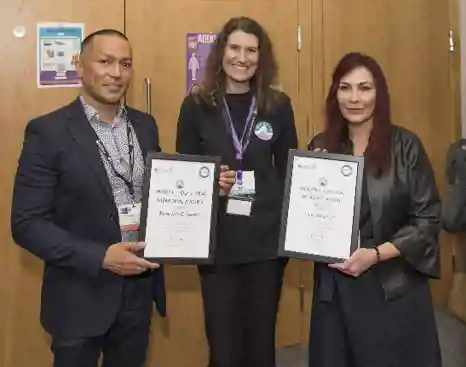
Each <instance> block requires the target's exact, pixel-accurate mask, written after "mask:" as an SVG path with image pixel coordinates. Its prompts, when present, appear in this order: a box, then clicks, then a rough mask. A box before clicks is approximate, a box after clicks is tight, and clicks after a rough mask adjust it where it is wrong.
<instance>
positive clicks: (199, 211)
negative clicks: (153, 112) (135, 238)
mask: <svg viewBox="0 0 466 367" xmlns="http://www.w3.org/2000/svg"><path fill="white" fill-rule="evenodd" d="M219 175H220V159H219V158H214V157H204V156H190V155H182V154H173V155H168V154H163V153H148V155H147V158H146V173H145V176H144V188H143V197H142V211H141V224H140V231H139V240H140V241H144V242H145V243H146V247H145V248H144V251H143V254H142V256H143V257H144V258H146V259H148V260H151V261H155V262H159V263H164V262H165V263H174V264H197V263H210V262H211V261H212V260H213V252H214V247H215V237H216V236H215V231H216V223H217V220H216V219H217V205H218V196H219V185H218V180H219Z"/></svg>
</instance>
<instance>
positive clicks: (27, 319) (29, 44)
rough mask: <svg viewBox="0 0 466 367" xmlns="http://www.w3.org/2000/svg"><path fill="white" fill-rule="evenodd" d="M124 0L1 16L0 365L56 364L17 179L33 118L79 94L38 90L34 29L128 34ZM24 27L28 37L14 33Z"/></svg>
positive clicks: (21, 6) (12, 8) (29, 8)
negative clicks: (20, 217) (15, 222)
mask: <svg viewBox="0 0 466 367" xmlns="http://www.w3.org/2000/svg"><path fill="white" fill-rule="evenodd" d="M123 4H124V0H99V1H94V0H81V1H79V2H77V1H74V0H62V1H59V2H58V1H56V0H41V1H32V0H29V1H25V0H2V1H1V5H0V13H1V14H2V21H1V22H0V35H1V36H0V48H1V49H2V50H3V52H1V53H0V61H1V65H2V70H1V72H0V80H1V81H2V98H0V128H1V132H2V133H1V135H2V143H1V144H0V157H2V164H1V165H0V192H1V195H0V253H1V254H2V255H1V256H0V269H1V270H0V272H1V277H0V285H1V287H0V299H1V302H0V304H1V307H2V309H1V312H0V365H1V366H4V367H13V366H37V367H41V366H44V367H45V366H50V365H51V362H50V361H51V356H50V352H49V340H48V338H47V335H46V334H45V332H44V331H43V330H42V327H41V326H40V323H39V297H40V288H41V280H42V263H41V262H40V261H39V260H38V259H37V258H35V257H33V256H32V255H30V254H28V253H26V252H25V251H24V250H22V249H20V248H19V247H17V246H16V245H14V244H13V241H12V239H11V233H10V227H9V223H10V208H11V197H12V184H13V177H14V174H15V172H16V165H17V160H18V155H19V152H20V149H21V146H22V142H23V133H24V128H25V126H26V123H27V122H28V120H30V119H31V118H33V117H34V116H37V115H39V114H43V113H45V112H48V111H52V110H54V109H56V108H58V107H60V106H62V105H64V104H67V103H69V102H71V100H72V99H74V98H76V96H77V89H76V88H58V89H55V88H54V89H38V88H37V87H36V38H35V37H36V23H37V22H68V21H73V22H84V23H85V32H86V33H88V32H92V31H95V30H97V29H99V28H107V27H109V28H116V29H119V30H123V25H124V6H123ZM16 26H24V28H25V30H26V34H25V36H24V38H15V37H14V36H13V33H12V31H13V29H14V28H15V27H16Z"/></svg>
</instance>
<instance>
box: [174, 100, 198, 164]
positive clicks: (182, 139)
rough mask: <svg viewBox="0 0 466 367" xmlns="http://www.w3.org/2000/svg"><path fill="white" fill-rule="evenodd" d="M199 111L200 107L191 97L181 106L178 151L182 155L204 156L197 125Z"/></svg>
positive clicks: (177, 141) (177, 137)
mask: <svg viewBox="0 0 466 367" xmlns="http://www.w3.org/2000/svg"><path fill="white" fill-rule="evenodd" d="M198 109H199V105H198V103H197V102H196V100H195V99H194V97H193V96H191V95H189V96H187V97H186V98H185V99H184V101H183V103H182V104H181V108H180V113H179V116H178V128H177V133H176V151H177V152H178V153H180V154H192V155H201V154H202V152H201V137H200V134H199V127H198V123H197V116H198Z"/></svg>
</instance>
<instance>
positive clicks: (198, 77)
mask: <svg viewBox="0 0 466 367" xmlns="http://www.w3.org/2000/svg"><path fill="white" fill-rule="evenodd" d="M216 38H217V35H216V34H213V33H188V34H187V35H186V93H187V94H188V93H189V91H190V90H191V88H193V87H194V86H196V85H198V84H200V83H201V82H202V78H203V76H204V71H205V66H206V61H207V57H208V56H209V53H210V49H211V47H212V45H213V44H214V42H215V40H216Z"/></svg>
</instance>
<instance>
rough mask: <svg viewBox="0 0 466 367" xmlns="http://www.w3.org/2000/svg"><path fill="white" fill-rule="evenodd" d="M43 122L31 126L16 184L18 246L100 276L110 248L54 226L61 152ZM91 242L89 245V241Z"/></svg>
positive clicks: (13, 228) (14, 211)
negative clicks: (55, 198) (54, 207)
mask: <svg viewBox="0 0 466 367" xmlns="http://www.w3.org/2000/svg"><path fill="white" fill-rule="evenodd" d="M42 122H43V121H41V120H33V121H32V122H30V123H29V124H28V126H27V128H26V131H25V137H24V144H23V149H22V152H21V156H20V158H19V164H18V169H17V173H16V177H15V182H14V190H13V202H12V209H11V231H12V235H13V239H14V240H15V242H16V243H17V244H18V245H20V246H21V247H23V248H25V249H26V250H28V251H30V252H31V253H33V254H34V255H36V256H38V257H39V258H41V259H42V260H44V261H45V262H47V263H50V264H51V265H54V266H57V267H63V268H69V269H73V270H75V271H76V272H78V273H80V274H82V275H86V276H97V275H98V274H99V272H100V270H101V268H102V263H103V259H104V257H105V253H106V251H107V247H106V246H105V245H104V244H100V243H83V242H84V241H85V240H82V239H78V238H75V237H73V236H72V235H71V234H70V233H68V232H67V231H65V230H63V229H62V228H60V227H58V226H57V225H56V224H55V223H54V222H53V205H54V195H55V192H56V188H57V185H58V184H59V178H60V173H59V171H58V152H57V151H58V149H57V148H56V145H57V144H56V142H55V141H54V140H53V139H51V137H50V134H49V133H48V131H47V128H48V127H49V126H48V125H45V124H43V123H42ZM89 242H90V241H89Z"/></svg>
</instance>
